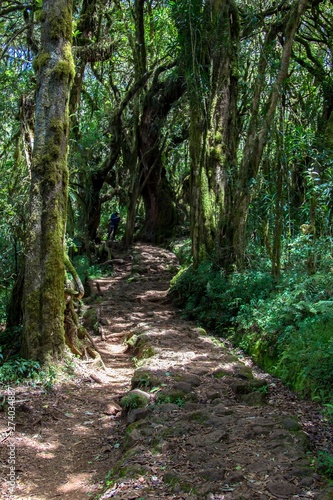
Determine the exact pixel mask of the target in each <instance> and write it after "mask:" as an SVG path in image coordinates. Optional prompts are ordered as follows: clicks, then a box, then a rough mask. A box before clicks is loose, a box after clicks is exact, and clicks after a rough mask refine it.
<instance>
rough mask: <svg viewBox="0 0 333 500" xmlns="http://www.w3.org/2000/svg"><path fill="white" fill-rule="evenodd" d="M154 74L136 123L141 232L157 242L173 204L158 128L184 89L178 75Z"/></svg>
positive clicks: (171, 215) (172, 212) (170, 223)
mask: <svg viewBox="0 0 333 500" xmlns="http://www.w3.org/2000/svg"><path fill="white" fill-rule="evenodd" d="M163 69H164V68H161V69H160V71H162V70H163ZM165 69H166V68H165ZM158 76H159V72H157V74H156V75H155V78H154V81H153V83H152V86H151V88H150V90H149V92H148V93H147V94H146V97H145V101H144V105H143V110H142V118H141V122H140V127H139V154H140V163H141V174H142V177H141V181H142V182H141V185H140V193H141V194H142V197H143V200H144V205H145V212H146V217H145V224H144V228H143V232H142V236H143V237H144V238H145V239H147V240H148V241H151V242H153V243H158V242H159V241H160V239H161V238H163V236H165V235H166V233H167V232H168V231H169V230H170V228H171V227H172V226H173V225H174V224H175V221H176V215H175V214H176V207H175V204H174V201H173V199H172V196H171V195H170V187H169V185H168V182H167V179H166V177H165V175H164V169H163V164H162V157H161V153H162V148H163V145H162V141H161V130H162V127H163V125H164V123H165V120H166V117H167V115H168V113H169V111H170V109H171V107H172V105H173V104H174V103H175V102H176V101H177V100H178V99H179V98H180V97H181V95H182V94H183V92H184V85H183V80H182V78H179V77H178V76H177V75H176V76H175V75H171V76H170V77H169V78H168V79H166V80H164V81H163V82H160V81H159V80H158Z"/></svg>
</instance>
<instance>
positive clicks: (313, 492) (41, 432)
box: [0, 244, 333, 500]
mask: <svg viewBox="0 0 333 500" xmlns="http://www.w3.org/2000/svg"><path fill="white" fill-rule="evenodd" d="M121 257H122V259H119V260H116V261H115V263H114V268H113V273H112V275H111V276H110V277H107V278H101V279H98V280H96V282H95V284H96V285H97V283H98V285H97V288H96V290H98V294H99V296H98V297H96V298H95V300H92V299H91V298H90V299H89V298H88V299H87V307H89V309H88V310H90V311H92V313H93V314H96V320H97V322H98V327H99V335H94V337H93V338H94V341H95V343H96V346H97V348H98V350H99V352H100V353H101V356H102V359H103V361H104V364H105V370H103V369H102V368H100V369H98V370H97V369H96V366H95V365H92V364H91V363H88V362H87V363H80V370H79V372H76V374H75V376H73V377H72V378H69V379H68V380H66V381H64V382H63V383H61V384H57V385H56V386H54V387H53V388H52V389H51V390H50V391H45V389H41V388H38V387H37V388H33V389H31V388H27V387H24V386H20V387H17V388H15V398H16V417H15V418H16V431H15V438H14V440H13V439H12V438H9V439H8V440H6V441H5V442H3V443H2V447H1V456H0V460H1V464H2V466H3V467H2V485H1V499H3V500H5V499H11V498H13V499H18V500H49V499H55V498H60V499H63V500H84V499H87V500H88V499H92V500H97V499H98V498H100V499H101V500H106V499H108V498H112V499H116V500H130V499H133V500H134V499H136V500H148V499H156V500H157V499H159V498H165V499H176V500H183V499H184V500H185V499H187V500H222V499H223V500H229V499H230V500H234V499H235V500H236V499H249V500H250V499H251V500H256V499H260V500H268V499H275V498H285V499H297V498H309V499H312V498H315V499H319V500H329V499H332V498H333V490H332V489H329V488H328V487H327V486H325V483H324V481H323V480H322V478H321V477H320V476H318V475H317V474H316V473H315V471H314V469H313V468H312V467H311V455H309V454H308V451H309V449H310V447H311V446H313V445H315V444H316V441H317V440H321V441H325V439H330V437H329V429H326V428H325V426H323V427H322V428H321V433H318V429H319V427H320V425H319V424H318V423H319V422H320V416H319V415H318V413H317V412H316V407H315V405H309V404H308V403H305V402H301V401H298V400H297V399H296V398H295V396H294V395H293V394H292V393H290V392H289V391H287V390H286V389H285V388H284V387H283V385H282V384H281V383H280V382H279V381H277V380H274V379H273V378H272V377H270V376H269V375H267V374H265V373H263V372H261V371H260V370H258V369H257V368H256V367H255V366H253V365H252V364H251V362H250V360H248V359H246V358H244V357H240V354H239V355H238V356H235V354H234V352H232V350H230V349H228V348H227V347H226V346H224V345H223V344H222V343H221V342H218V341H216V340H214V339H213V338H212V337H210V336H208V335H207V334H206V333H205V332H204V330H202V329H200V328H197V327H196V325H194V324H193V323H191V322H190V321H185V320H183V319H182V318H181V316H180V314H179V312H177V311H176V309H175V308H174V306H173V305H172V304H171V302H170V301H169V300H168V298H167V290H168V287H169V282H170V279H171V277H172V275H174V273H175V269H176V267H177V262H176V258H175V256H174V255H173V254H171V253H170V252H168V251H167V250H164V249H161V248H158V247H153V246H148V245H143V244H137V245H135V246H134V247H133V249H132V251H131V255H127V256H125V257H124V256H121ZM102 337H104V340H103V339H102ZM128 339H131V341H130V343H131V346H129V345H128V343H127V342H125V340H128ZM133 359H134V360H136V363H134V362H133ZM94 366H95V367H94ZM132 390H134V392H131V391H132ZM124 395H127V396H128V397H127V402H128V404H129V406H130V408H129V409H128V411H124V409H122V408H121V407H120V400H121V398H122V397H123V396H124ZM140 398H141V399H145V398H147V399H148V398H149V405H148V406H146V407H144V408H136V406H137V405H136V403H137V401H138V400H139V399H140ZM0 427H1V432H3V431H4V430H6V428H7V422H6V415H5V412H2V413H0ZM13 441H14V442H15V453H16V457H15V458H16V476H17V488H16V491H15V494H14V495H10V494H9V491H8V489H7V486H6V485H7V483H6V479H7V477H6V476H7V475H8V465H7V459H8V447H7V445H8V443H11V442H13ZM109 471H112V472H109ZM106 478H107V481H106Z"/></svg>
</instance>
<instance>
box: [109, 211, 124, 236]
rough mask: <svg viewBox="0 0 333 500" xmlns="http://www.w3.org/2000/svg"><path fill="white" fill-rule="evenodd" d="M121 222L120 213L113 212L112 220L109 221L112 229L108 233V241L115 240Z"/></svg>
mask: <svg viewBox="0 0 333 500" xmlns="http://www.w3.org/2000/svg"><path fill="white" fill-rule="evenodd" d="M120 221H121V218H120V217H119V212H113V214H112V215H111V218H110V220H109V223H110V227H109V232H108V238H107V239H108V240H109V239H110V238H111V239H112V240H114V239H115V237H116V233H117V228H118V225H119V222H120Z"/></svg>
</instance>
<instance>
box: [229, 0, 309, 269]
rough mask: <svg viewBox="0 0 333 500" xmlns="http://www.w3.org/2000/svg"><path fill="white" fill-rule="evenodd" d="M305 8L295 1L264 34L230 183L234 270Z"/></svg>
mask: <svg viewBox="0 0 333 500" xmlns="http://www.w3.org/2000/svg"><path fill="white" fill-rule="evenodd" d="M308 6H309V2H308V0H296V1H295V2H294V3H293V5H292V7H291V8H290V10H289V11H288V12H287V14H286V15H285V17H284V19H283V20H282V23H277V24H276V25H275V26H274V25H273V26H272V27H271V29H270V30H269V31H268V32H267V35H266V40H265V44H264V47H263V50H262V54H261V57H260V61H259V64H258V68H259V69H258V74H257V79H256V86H255V92H254V96H253V99H252V109H251V119H250V123H249V128H248V132H247V137H246V141H245V145H244V150H243V157H242V161H241V163H240V166H239V170H238V176H237V177H235V179H234V183H235V185H236V186H237V188H236V189H235V190H234V194H233V210H232V211H231V212H230V215H231V218H230V219H229V220H227V221H226V227H229V228H230V227H232V228H233V231H232V232H231V233H230V237H231V238H230V240H229V241H228V240H226V245H227V248H230V249H231V251H232V253H233V255H234V261H235V264H236V265H237V267H238V268H241V267H243V265H244V249H245V246H246V223H247V217H248V212H249V207H250V203H251V201H252V197H253V190H254V185H255V179H256V178H257V175H258V172H259V167H260V163H261V159H262V156H263V152H264V148H265V146H266V142H267V139H268V137H269V133H270V130H271V127H272V124H273V121H274V119H275V115H276V108H277V105H278V103H279V101H280V98H281V93H282V88H283V85H284V83H285V81H286V79H287V78H288V69H289V63H290V59H291V55H292V46H293V41H294V37H295V34H296V31H297V28H298V26H299V23H300V20H301V17H302V15H303V14H304V12H305V10H306V9H307V7H308ZM278 35H280V37H281V39H283V46H282V50H281V56H280V66H279V68H278V70H277V73H276V77H275V81H274V83H273V85H272V86H271V90H270V93H269V95H268V98H267V99H266V100H264V97H263V96H264V95H265V92H266V90H265V89H264V81H265V74H266V68H267V63H268V59H269V58H268V57H267V56H268V54H269V53H270V51H271V44H272V41H273V40H275V39H276V38H277V36H278Z"/></svg>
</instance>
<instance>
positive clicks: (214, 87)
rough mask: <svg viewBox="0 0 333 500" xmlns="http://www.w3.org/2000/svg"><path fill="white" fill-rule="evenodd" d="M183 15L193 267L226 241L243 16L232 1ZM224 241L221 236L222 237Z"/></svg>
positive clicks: (198, 6) (198, 5) (196, 6)
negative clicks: (224, 223)
mask: <svg viewBox="0 0 333 500" xmlns="http://www.w3.org/2000/svg"><path fill="white" fill-rule="evenodd" d="M186 9H187V10H184V7H183V8H182V9H181V10H179V11H178V20H181V18H180V17H179V16H180V15H181V16H184V14H185V18H186V22H184V21H185V19H184V17H183V19H182V20H181V22H180V23H179V33H180V37H181V38H182V42H183V43H182V42H181V43H182V45H183V50H184V56H183V60H184V61H185V65H186V66H185V72H186V75H187V88H188V93H189V101H190V119H191V124H190V157H191V238H192V254H193V263H194V266H197V265H198V264H199V263H200V262H201V261H202V260H203V259H205V258H206V257H207V256H208V255H211V254H212V253H213V252H216V251H217V252H218V251H219V247H220V244H221V242H222V239H223V238H224V237H225V235H222V232H221V230H220V226H221V219H223V220H224V218H225V211H226V209H227V208H226V201H227V196H228V193H227V189H228V185H227V177H228V175H229V172H230V171H231V170H232V169H233V168H234V167H235V163H236V140H235V138H234V136H235V133H236V132H235V131H236V123H235V120H236V118H237V116H236V99H237V78H238V76H237V53H238V37H239V20H238V11H237V8H236V6H235V4H234V1H233V0H213V1H210V2H208V1H207V2H202V1H200V0H196V1H193V2H192V3H191V5H190V6H189V5H187V6H186ZM221 235H222V236H221Z"/></svg>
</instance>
